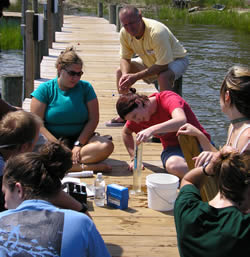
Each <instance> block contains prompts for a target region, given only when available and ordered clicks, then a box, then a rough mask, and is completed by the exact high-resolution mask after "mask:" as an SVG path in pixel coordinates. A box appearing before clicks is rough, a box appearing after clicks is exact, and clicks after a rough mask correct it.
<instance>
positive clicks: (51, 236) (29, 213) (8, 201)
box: [0, 142, 110, 257]
mask: <svg viewBox="0 0 250 257" xmlns="http://www.w3.org/2000/svg"><path fill="white" fill-rule="evenodd" d="M71 157H72V152H71V150H70V149H69V148H68V147H66V146H64V145H63V144H62V143H51V142H47V144H45V145H43V146H42V147H41V148H40V150H39V152H26V153H22V154H19V155H16V156H13V157H10V158H9V159H8V161H7V163H6V165H5V168H4V176H3V192H4V194H5V207H6V208H7V209H9V210H8V211H4V212H1V213H0V231H1V232H0V238H1V239H0V245H1V253H2V254H4V256H10V255H11V256H13V255H15V254H16V255H18V256H20V255H22V256H30V255H31V254H32V256H38V255H39V256H45V255H46V256H74V257H77V256H79V257H80V256H81V257H82V256H86V257H87V256H92V257H97V256H100V257H109V256H110V254H109V253H108V250H107V248H106V246H105V244H104V241H103V239H102V237H101V236H100V234H99V232H98V231H97V229H96V227H95V225H94V224H93V222H92V221H91V219H90V218H88V217H87V216H86V215H84V214H82V213H79V212H76V211H72V210H65V209H58V208H57V207H55V206H54V205H53V204H52V203H51V199H54V197H55V195H58V193H59V192H60V191H61V187H62V185H61V179H62V178H63V177H64V175H65V173H66V171H68V170H69V169H70V168H71V166H72V160H71Z"/></svg>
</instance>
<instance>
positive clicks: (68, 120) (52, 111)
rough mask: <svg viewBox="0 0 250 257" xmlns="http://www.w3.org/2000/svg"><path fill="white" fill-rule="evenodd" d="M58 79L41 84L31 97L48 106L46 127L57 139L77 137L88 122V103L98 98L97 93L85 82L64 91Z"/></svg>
mask: <svg viewBox="0 0 250 257" xmlns="http://www.w3.org/2000/svg"><path fill="white" fill-rule="evenodd" d="M57 79H58V78H55V79H52V80H49V81H47V82H45V83H42V84H40V85H39V87H38V88H37V89H36V90H35V91H34V92H33V93H31V96H33V97H35V98H36V99H37V100H39V101H40V102H42V103H45V104H46V105H47V108H46V111H45V114H44V125H45V127H46V128H47V129H48V130H49V131H50V132H51V133H52V134H53V135H54V136H55V137H57V138H60V137H71V136H76V137H77V136H78V135H79V134H80V133H81V131H82V129H83V128H84V126H85V124H86V122H87V121H88V108H87V103H88V102H89V101H91V100H93V99H95V98H96V94H95V91H94V89H93V87H92V85H91V84H90V83H89V82H87V81H83V80H80V81H79V82H78V83H77V85H76V86H75V87H74V88H71V89H69V90H68V91H62V90H61V89H60V88H59V86H58V83H57Z"/></svg>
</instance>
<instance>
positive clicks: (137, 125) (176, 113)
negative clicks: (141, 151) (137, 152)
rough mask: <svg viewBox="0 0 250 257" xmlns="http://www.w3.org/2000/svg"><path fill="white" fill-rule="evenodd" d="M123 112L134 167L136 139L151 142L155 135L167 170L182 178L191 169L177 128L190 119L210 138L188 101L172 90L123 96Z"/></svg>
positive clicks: (120, 111)
mask: <svg viewBox="0 0 250 257" xmlns="http://www.w3.org/2000/svg"><path fill="white" fill-rule="evenodd" d="M116 108H117V112H118V114H119V116H120V117H121V118H123V119H125V120H127V122H126V124H125V126H124V128H123V132H122V133H123V134H122V136H123V141H124V144H125V146H126V148H127V150H128V153H129V155H130V158H131V164H130V166H129V168H130V169H132V167H133V162H132V161H133V158H134V139H133V132H135V133H136V134H137V135H136V141H137V143H138V144H139V143H142V142H147V141H148V139H149V138H150V137H151V136H154V137H158V138H160V140H161V143H162V145H163V149H164V150H163V152H162V154H161V159H162V163H163V166H164V167H165V169H166V170H167V172H169V173H171V174H173V175H176V176H178V177H179V178H182V177H183V176H184V175H185V174H186V172H187V171H188V166H187V163H186V161H185V159H184V156H183V153H182V151H181V148H180V145H179V142H178V138H177V136H176V132H177V131H178V129H179V128H180V127H181V126H182V125H184V124H185V123H186V122H189V123H191V124H193V125H194V126H195V127H197V128H198V129H199V130H200V131H201V132H202V133H204V134H205V136H206V137H207V138H208V140H210V136H209V135H208V133H207V132H206V131H205V130H204V128H203V127H202V126H201V124H200V123H199V121H198V120H197V118H196V116H195V115H194V113H193V112H192V110H191V108H190V106H189V105H188V104H187V102H186V101H185V100H184V99H183V98H181V97H180V96H179V95H177V94H176V93H174V92H172V91H163V92H160V93H154V94H153V95H151V96H150V97H147V96H145V95H139V94H134V93H128V94H125V95H122V96H120V98H119V99H118V101H117V104H116Z"/></svg>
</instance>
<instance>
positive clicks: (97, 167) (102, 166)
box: [70, 162, 112, 172]
mask: <svg viewBox="0 0 250 257" xmlns="http://www.w3.org/2000/svg"><path fill="white" fill-rule="evenodd" d="M82 170H93V171H102V172H109V171H111V170H112V167H111V166H110V165H108V164H106V163H102V162H100V163H88V164H74V165H73V166H72V168H71V169H70V172H79V171H82Z"/></svg>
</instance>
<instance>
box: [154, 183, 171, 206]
mask: <svg viewBox="0 0 250 257" xmlns="http://www.w3.org/2000/svg"><path fill="white" fill-rule="evenodd" d="M150 188H152V189H153V190H154V193H155V194H156V195H157V196H158V197H159V198H160V199H162V200H163V201H164V202H167V203H168V204H174V202H175V200H173V201H168V200H167V199H165V198H163V197H162V196H161V195H159V194H158V192H157V191H156V190H155V187H151V186H150Z"/></svg>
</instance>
